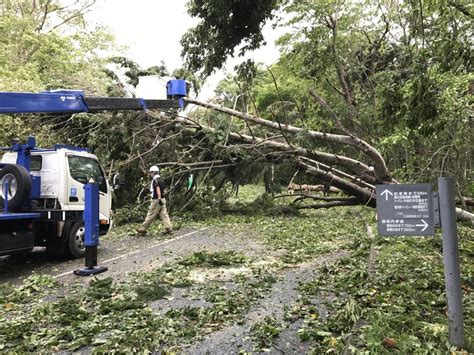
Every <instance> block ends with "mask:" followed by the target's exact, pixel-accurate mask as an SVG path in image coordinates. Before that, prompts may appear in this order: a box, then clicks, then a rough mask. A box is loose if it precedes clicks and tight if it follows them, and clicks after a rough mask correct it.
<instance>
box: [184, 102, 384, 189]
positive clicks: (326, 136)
mask: <svg viewBox="0 0 474 355" xmlns="http://www.w3.org/2000/svg"><path fill="white" fill-rule="evenodd" d="M184 100H185V101H186V102H188V103H192V104H195V105H199V106H202V107H206V108H211V109H214V110H217V111H220V112H223V113H226V114H228V115H232V116H234V117H237V118H240V119H243V120H245V121H249V122H253V123H255V124H258V125H261V126H265V127H268V128H271V129H274V130H279V131H284V132H288V133H293V134H296V133H301V132H303V131H305V130H304V129H303V128H300V127H295V126H291V125H287V124H280V123H277V122H273V121H269V120H265V119H263V118H260V117H256V116H251V115H248V114H245V113H242V112H239V111H235V110H232V109H229V108H226V107H222V106H219V105H215V104H211V103H207V102H202V101H198V100H195V99H191V98H187V97H186V98H184ZM306 133H307V134H308V136H309V137H311V138H313V139H315V140H321V141H325V142H332V143H337V144H341V145H349V146H352V147H355V148H357V149H359V150H361V151H362V152H363V153H364V154H366V155H367V156H368V157H369V158H370V159H371V160H372V162H373V164H374V173H375V176H376V181H377V182H392V181H393V180H392V178H391V176H390V173H389V171H388V169H387V166H386V164H385V160H384V159H383V157H382V155H381V154H380V153H379V151H378V150H377V149H375V148H374V147H372V146H371V145H370V144H369V143H367V142H365V141H363V140H362V139H360V138H357V137H355V136H352V135H339V134H331V133H324V132H317V131H312V130H308V131H306Z"/></svg>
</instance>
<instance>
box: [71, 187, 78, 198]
mask: <svg viewBox="0 0 474 355" xmlns="http://www.w3.org/2000/svg"><path fill="white" fill-rule="evenodd" d="M69 195H70V196H71V197H77V188H75V187H71V193H70V194H69Z"/></svg>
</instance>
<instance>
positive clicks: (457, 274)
mask: <svg viewBox="0 0 474 355" xmlns="http://www.w3.org/2000/svg"><path fill="white" fill-rule="evenodd" d="M438 188H439V205H440V219H441V230H442V235H443V259H444V278H445V283H446V298H447V301H448V323H449V340H450V342H451V344H453V345H454V346H457V347H458V348H464V328H463V311H462V293H461V271H460V267H459V248H458V233H457V226H456V209H455V204H454V181H453V179H452V178H447V177H440V178H439V180H438Z"/></svg>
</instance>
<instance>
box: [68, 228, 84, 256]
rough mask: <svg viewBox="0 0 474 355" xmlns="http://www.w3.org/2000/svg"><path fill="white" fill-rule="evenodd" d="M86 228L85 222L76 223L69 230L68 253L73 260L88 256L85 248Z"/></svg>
mask: <svg viewBox="0 0 474 355" xmlns="http://www.w3.org/2000/svg"><path fill="white" fill-rule="evenodd" d="M84 237H85V228H84V223H83V222H76V223H74V224H73V225H72V227H71V228H70V229H69V236H68V240H67V242H66V251H67V253H68V255H70V256H72V257H73V258H83V257H84V256H85V255H86V247H85V246H84Z"/></svg>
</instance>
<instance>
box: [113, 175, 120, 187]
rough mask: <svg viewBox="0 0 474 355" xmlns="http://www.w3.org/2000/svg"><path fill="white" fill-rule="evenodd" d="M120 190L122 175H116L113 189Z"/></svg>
mask: <svg viewBox="0 0 474 355" xmlns="http://www.w3.org/2000/svg"><path fill="white" fill-rule="evenodd" d="M119 188H120V174H119V173H115V174H114V175H113V176H112V189H114V190H118V189H119Z"/></svg>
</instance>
